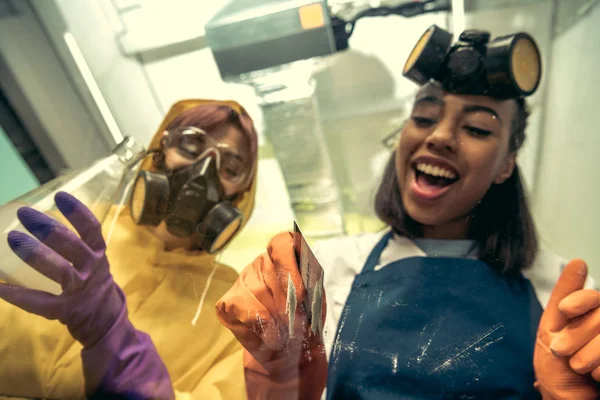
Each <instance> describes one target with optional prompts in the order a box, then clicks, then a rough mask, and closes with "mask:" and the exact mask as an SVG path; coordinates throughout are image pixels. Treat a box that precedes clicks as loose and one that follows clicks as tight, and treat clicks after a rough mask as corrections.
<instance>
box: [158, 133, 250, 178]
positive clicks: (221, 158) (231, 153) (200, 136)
mask: <svg viewBox="0 0 600 400" xmlns="http://www.w3.org/2000/svg"><path fill="white" fill-rule="evenodd" d="M162 146H163V148H165V149H175V150H176V151H177V152H178V153H179V154H180V155H181V156H182V157H184V158H186V159H188V160H190V161H193V162H196V161H199V160H201V159H203V158H205V157H207V156H208V155H209V154H211V153H214V154H215V156H216V163H217V170H218V174H219V176H220V177H221V178H223V179H225V180H227V181H228V182H231V183H234V184H239V183H241V182H243V181H244V179H245V178H246V176H247V174H248V169H249V167H248V165H247V162H246V161H244V160H247V159H248V155H246V158H245V159H244V157H243V155H242V154H240V153H239V152H237V151H236V150H234V149H233V148H231V147H230V146H229V145H228V144H226V143H222V142H219V141H218V140H216V139H215V138H213V137H212V136H210V135H209V134H207V133H206V132H205V131H204V130H202V129H200V128H197V127H195V126H186V127H180V128H176V129H172V130H170V131H165V132H164V133H163V137H162ZM211 150H212V151H211Z"/></svg>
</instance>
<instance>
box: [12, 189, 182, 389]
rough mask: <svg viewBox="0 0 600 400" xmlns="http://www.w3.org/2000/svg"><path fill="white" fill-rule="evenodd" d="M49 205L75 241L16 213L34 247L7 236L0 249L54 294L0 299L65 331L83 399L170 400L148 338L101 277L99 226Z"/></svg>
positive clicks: (68, 207) (30, 214) (66, 198)
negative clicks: (47, 282)
mask: <svg viewBox="0 0 600 400" xmlns="http://www.w3.org/2000/svg"><path fill="white" fill-rule="evenodd" d="M55 202H56V205H57V207H58V209H59V210H60V212H61V213H62V214H63V215H64V216H65V217H66V218H67V220H68V221H69V222H70V223H71V224H72V225H73V227H74V228H75V229H76V230H77V232H78V233H79V236H80V237H81V238H80V237H78V236H77V235H76V234H75V233H74V232H72V231H71V230H69V229H68V228H67V227H66V226H64V225H62V224H61V223H59V222H57V221H55V220H53V219H52V218H50V217H48V216H46V215H45V214H42V213H40V212H38V211H36V210H34V209H32V208H29V207H22V208H20V209H19V210H18V211H17V216H18V218H19V220H20V221H21V223H22V224H23V226H24V227H25V228H27V230H28V231H29V232H31V233H32V234H33V236H35V237H36V238H37V239H38V240H39V241H38V240H35V239H33V238H32V237H30V236H29V235H27V234H25V233H22V232H17V231H12V232H10V233H9V235H8V244H9V246H10V247H11V249H12V250H13V251H14V252H15V253H16V254H17V255H18V256H19V257H20V258H21V259H22V260H23V261H25V262H26V263H27V264H29V265H30V266H31V267H32V268H34V269H35V270H37V271H39V272H40V273H42V274H43V275H45V276H47V277H48V278H50V279H52V280H54V281H55V282H57V283H59V284H60V285H61V287H62V290H63V292H62V294H60V295H58V296H56V295H53V294H50V293H46V292H43V291H39V290H33V289H27V288H22V287H17V286H12V285H7V284H0V298H2V299H4V300H6V301H7V302H9V303H11V304H14V305H15V306H17V307H20V308H22V309H23V310H25V311H27V312H30V313H33V314H37V315H40V316H42V317H45V318H47V319H51V320H55V319H57V320H59V321H60V322H62V323H63V324H64V325H66V326H67V328H68V329H69V332H70V333H71V335H72V336H73V337H74V338H75V339H76V340H77V341H79V342H80V343H81V344H82V345H83V347H84V349H83V351H82V353H81V355H82V359H83V370H84V375H85V382H86V393H87V394H88V395H90V396H92V397H93V396H94V395H99V394H100V395H103V396H106V395H115V396H124V397H127V398H161V399H163V398H164V399H172V398H174V397H175V396H174V393H173V389H172V385H171V381H170V378H169V375H168V372H167V369H166V367H165V365H164V364H163V362H162V360H161V359H160V357H159V356H158V353H157V351H156V349H155V348H154V345H153V343H152V341H151V340H150V337H149V336H148V335H147V334H145V333H143V332H140V331H137V330H136V329H135V328H134V327H133V325H132V324H131V323H130V321H129V319H128V317H127V307H126V301H125V295H124V294H123V292H122V291H121V289H120V288H119V286H118V285H117V284H116V283H115V282H114V280H113V278H112V275H111V274H110V271H109V264H108V260H107V259H106V255H105V250H106V244H105V242H104V239H103V238H102V231H101V226H100V223H99V222H98V220H97V219H96V218H95V217H94V215H93V214H92V213H91V212H90V211H89V210H88V209H87V207H85V206H84V205H83V204H82V203H80V202H79V201H78V200H77V199H76V198H74V197H73V196H71V195H69V194H67V193H64V192H60V193H58V194H57V195H56V197H55ZM40 242H41V243H40Z"/></svg>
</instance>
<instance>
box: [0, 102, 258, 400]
mask: <svg viewBox="0 0 600 400" xmlns="http://www.w3.org/2000/svg"><path fill="white" fill-rule="evenodd" d="M149 152H150V153H151V154H152V157H149V158H148V159H147V160H146V161H145V162H144V163H143V164H142V166H141V169H140V172H139V173H138V175H137V177H136V181H135V182H134V183H133V191H132V195H131V201H130V205H129V206H128V207H125V208H124V209H122V210H120V209H118V208H116V207H115V209H114V210H112V211H111V213H110V214H109V216H108V217H107V218H106V222H105V224H104V226H103V227H102V228H103V232H101V231H100V226H99V224H98V222H97V221H96V220H95V218H94V217H93V216H92V214H91V213H90V212H89V210H87V209H86V207H85V206H83V205H82V204H81V203H79V202H78V201H77V200H76V199H74V198H73V197H72V196H69V195H68V194H66V193H60V194H59V195H57V197H56V203H57V206H58V208H59V210H60V211H61V212H62V213H63V214H64V215H65V217H66V218H67V220H69V221H70V222H71V224H72V225H73V227H74V228H75V229H76V230H77V233H78V234H79V236H77V235H75V234H74V233H73V232H72V231H70V230H69V229H67V228H66V227H64V226H63V225H61V224H59V223H58V222H56V221H54V220H52V219H51V218H49V217H47V216H45V215H43V214H41V213H38V212H36V211H35V210H32V209H28V208H23V209H21V210H20V211H19V215H18V216H19V219H20V220H21V222H22V224H23V225H24V226H25V227H26V228H27V229H28V230H29V231H30V232H31V233H32V234H33V236H35V237H36V238H37V239H38V240H35V239H33V238H31V237H29V236H28V235H25V234H19V233H12V234H11V235H9V244H10V246H11V248H12V249H13V250H14V251H15V252H16V253H17V255H19V256H20V257H21V258H22V259H23V260H25V261H26V262H27V263H28V264H29V265H30V266H32V267H33V268H35V269H36V270H38V271H39V272H41V273H43V274H44V275H46V276H48V277H49V278H51V279H53V280H55V281H57V282H59V283H60V284H61V286H62V288H63V293H62V294H61V295H60V296H54V295H51V294H48V293H44V292H36V291H33V290H30V289H26V288H19V287H13V286H8V285H4V284H0V298H3V299H4V300H6V301H7V302H0V324H1V326H2V327H3V329H2V332H3V333H2V340H1V341H0V359H1V360H2V363H0V395H9V396H20V397H33V398H40V397H43V398H61V399H62V398H82V397H84V396H85V395H88V396H91V395H105V396H112V395H117V394H119V395H123V396H125V397H135V398H140V397H141V398H151V397H152V398H154V397H156V398H171V397H173V388H174V389H175V390H177V391H178V392H181V393H187V394H190V395H191V396H192V397H195V398H210V399H234V398H235V399H239V398H244V397H245V386H244V378H243V367H242V349H241V346H240V345H239V343H238V342H237V341H236V340H235V338H234V336H233V335H232V334H231V333H230V332H229V331H228V330H227V329H225V328H224V327H222V326H221V325H220V324H219V321H218V320H217V317H216V315H215V312H214V305H215V303H216V301H217V300H218V298H219V297H221V296H222V295H223V294H224V293H225V292H226V291H227V290H228V289H229V287H230V286H231V285H232V283H233V282H234V281H235V279H236V277H237V273H236V272H235V271H234V270H233V269H231V268H229V267H227V266H225V265H222V264H220V263H219V262H218V261H217V259H216V254H217V253H218V252H219V251H221V250H222V249H223V247H224V246H225V245H226V244H228V243H229V242H230V240H231V239H232V238H233V237H234V235H235V234H236V233H238V232H239V230H240V229H241V228H242V227H243V225H244V224H245V223H246V221H247V220H248V219H249V217H250V215H251V212H252V209H253V206H254V193H255V175H256V165H257V137H256V132H255V128H254V125H253V122H252V120H251V118H250V117H249V116H248V114H247V112H246V111H245V110H244V109H243V108H242V107H241V106H240V105H239V104H237V103H235V102H222V101H213V100H187V101H182V102H179V103H176V104H175V105H174V106H173V107H172V108H171V110H170V111H169V113H168V115H167V116H166V118H165V120H164V121H163V123H162V124H161V126H160V128H159V130H158V132H157V134H156V135H155V137H154V138H153V140H152V142H151V144H150V146H149ZM102 233H103V234H104V237H107V238H108V237H110V242H109V245H108V246H106V245H105V243H104V239H103V237H102V236H103V235H102ZM109 264H110V266H109ZM9 303H12V304H13V305H16V306H17V307H18V308H17V307H14V306H13V305H10V304H9ZM28 312H29V313H33V314H37V315H40V316H43V317H45V318H47V319H48V320H44V319H42V318H39V317H37V316H31V315H30V314H28ZM56 319H58V321H52V320H56ZM61 323H62V324H61ZM63 325H66V327H65V326H63ZM134 326H135V328H134ZM142 332H146V333H147V334H148V335H145V334H144V333H142ZM148 336H149V337H148ZM150 339H151V340H150ZM76 341H78V342H80V343H81V344H82V345H83V350H82V346H79V345H78V344H77V343H76ZM152 343H154V345H155V346H156V349H155V348H154V347H153V345H152ZM159 356H160V358H159ZM80 357H81V358H80ZM161 358H162V360H163V361H164V365H163V361H161ZM165 365H166V369H165ZM167 370H168V372H167ZM169 375H170V378H171V380H172V383H173V386H171V382H170V381H169ZM84 376H85V385H84V381H83V378H84ZM223 381H226V382H227V384H223Z"/></svg>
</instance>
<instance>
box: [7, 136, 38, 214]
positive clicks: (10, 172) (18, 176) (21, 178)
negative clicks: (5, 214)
mask: <svg viewBox="0 0 600 400" xmlns="http://www.w3.org/2000/svg"><path fill="white" fill-rule="evenodd" d="M0 171H2V174H1V175H0V188H1V189H0V206H1V205H3V204H4V203H6V202H8V201H10V200H12V199H14V198H15V197H19V196H21V195H23V194H25V193H27V192H29V191H30V190H33V189H35V188H36V187H38V186H39V184H40V183H39V182H38V181H37V179H36V178H35V176H34V175H33V173H32V172H31V170H30V169H29V167H28V166H27V164H26V163H25V161H24V160H23V158H21V155H20V154H19V152H18V151H17V149H15V147H14V146H13V144H12V143H11V141H10V139H9V138H8V137H7V136H6V133H5V132H4V131H3V130H2V127H0Z"/></svg>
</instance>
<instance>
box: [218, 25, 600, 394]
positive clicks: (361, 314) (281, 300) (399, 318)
mask: <svg viewBox="0 0 600 400" xmlns="http://www.w3.org/2000/svg"><path fill="white" fill-rule="evenodd" d="M489 39H490V37H489V34H488V33H487V32H481V31H466V32H464V33H463V34H462V35H461V36H460V38H459V40H458V41H457V42H456V43H454V44H452V37H451V35H450V34H449V33H448V32H446V31H444V30H442V29H440V28H438V27H435V26H433V27H431V28H430V29H429V30H427V32H426V33H425V34H424V35H423V36H422V38H421V39H420V40H419V42H418V43H417V45H416V46H415V49H414V50H413V52H412V53H411V54H410V56H409V58H408V61H407V63H406V65H405V67H404V70H403V72H404V75H405V76H406V77H408V78H409V79H411V80H413V81H414V82H416V83H418V84H419V85H420V86H421V87H420V90H419V91H418V93H417V95H416V97H415V101H414V104H413V109H412V112H411V116H410V119H409V120H408V121H407V123H406V125H405V126H404V128H403V130H402V132H401V136H400V138H399V140H398V141H397V143H396V145H395V148H394V151H393V154H392V156H391V158H390V161H389V163H388V165H387V167H386V169H385V173H384V176H383V180H382V182H381V184H380V186H379V189H378V193H377V197H376V201H375V209H376V211H377V214H378V215H379V217H380V218H381V219H382V220H383V221H384V222H385V223H386V224H387V225H388V229H386V231H385V232H384V233H378V234H367V235H361V236H357V237H343V238H335V239H331V240H328V241H324V242H321V243H317V245H316V246H315V249H314V250H315V255H316V257H317V258H318V259H319V261H320V263H321V265H322V266H323V269H324V285H323V286H324V291H325V295H326V296H325V297H326V300H327V301H326V302H325V301H323V307H322V315H323V316H326V317H324V318H323V319H324V321H323V322H324V330H323V332H324V334H323V336H321V335H319V334H318V331H316V333H315V331H314V330H313V329H312V326H311V324H310V323H309V322H308V320H307V313H306V312H305V310H306V309H307V307H311V304H308V305H306V306H305V307H300V306H298V307H293V306H290V304H296V303H297V304H302V303H304V301H305V299H306V298H307V291H308V290H315V288H306V287H304V284H303V280H302V279H301V276H300V273H299V270H298V264H297V261H296V256H295V254H294V239H293V236H292V234H290V233H283V234H280V235H278V236H276V237H275V238H273V239H272V241H271V243H270V244H269V247H268V250H267V253H265V254H263V255H261V256H260V257H259V258H257V259H256V260H255V261H254V262H253V263H252V264H250V265H249V266H248V267H246V269H245V270H244V271H243V272H242V273H241V275H240V277H239V278H238V280H237V282H236V284H235V285H234V286H233V287H232V288H231V289H230V290H229V291H228V293H227V294H226V295H225V296H224V297H223V298H222V299H221V300H220V301H219V303H218V304H217V312H218V313H219V318H220V319H221V321H222V322H223V324H224V325H225V326H227V327H228V328H229V329H231V330H232V332H233V333H234V334H235V335H236V337H237V338H238V339H239V340H240V342H241V343H242V345H243V346H244V348H245V350H244V360H245V361H244V365H245V375H246V382H247V388H248V395H249V398H253V399H267V398H269V399H270V398H301V399H317V398H320V397H321V394H322V392H323V389H324V387H325V386H326V388H327V390H326V393H327V398H328V399H354V398H361V399H396V398H397V399H399V398H402V399H450V398H452V399H454V398H465V399H466V398H473V399H475V398H476V399H497V398H502V399H509V398H510V399H535V398H539V397H540V396H543V398H544V399H597V398H600V392H599V391H598V389H597V387H598V386H596V382H595V381H597V380H600V344H599V343H600V336H598V332H600V323H599V322H598V321H600V319H599V318H598V316H599V315H600V308H598V306H599V305H600V295H599V293H598V292H597V291H596V290H592V289H589V288H591V287H593V286H594V284H593V282H592V280H591V278H587V281H586V277H587V268H586V265H585V263H584V262H583V261H581V260H573V261H571V262H570V263H568V264H566V263H565V262H564V261H563V260H561V259H560V258H558V257H557V256H554V255H553V254H551V253H549V252H547V251H542V250H538V241H537V237H536V231H535V227H534V222H533V219H532V217H531V214H530V211H529V206H528V202H527V198H526V193H525V189H524V185H523V183H522V180H521V175H520V172H519V167H518V165H517V161H516V160H517V154H518V151H519V149H520V148H521V146H522V145H523V142H524V140H525V126H526V122H527V116H528V112H527V108H526V103H525V97H527V96H529V95H531V94H533V93H534V92H535V90H536V89H537V87H538V84H539V81H540V76H541V59H540V55H539V51H538V49H537V46H536V45H535V42H534V41H533V39H532V38H531V37H530V36H529V35H527V34H523V33H520V34H515V35H511V36H506V37H502V38H497V39H495V40H493V41H490V40H489ZM565 264H566V267H565ZM559 277H560V278H559ZM315 298H316V297H315ZM290 300H291V301H290ZM325 304H326V305H325ZM294 309H295V312H294ZM311 311H312V315H313V316H314V315H315V309H314V308H313V309H312V310H311ZM292 314H293V315H292ZM292 317H293V318H292Z"/></svg>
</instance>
